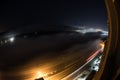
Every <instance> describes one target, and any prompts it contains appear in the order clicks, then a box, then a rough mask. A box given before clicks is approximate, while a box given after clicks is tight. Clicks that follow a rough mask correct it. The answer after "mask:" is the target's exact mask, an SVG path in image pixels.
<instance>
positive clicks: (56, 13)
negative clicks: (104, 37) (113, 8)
mask: <svg viewBox="0 0 120 80" xmlns="http://www.w3.org/2000/svg"><path fill="white" fill-rule="evenodd" d="M31 24H42V25H44V24H45V25H53V24H54V25H72V26H76V25H77V26H89V27H101V28H103V29H106V28H107V12H106V7H105V2H104V0H79V1H75V0H73V1H65V0H64V1H61V0H60V1H58V0H53V1H52V0H49V1H46V0H44V1H43V0H38V1H35V0H33V1H32V0H28V1H21V0H16V1H3V2H0V27H1V28H0V29H1V30H0V31H2V30H3V29H9V28H11V27H13V26H14V27H18V26H22V25H31Z"/></svg>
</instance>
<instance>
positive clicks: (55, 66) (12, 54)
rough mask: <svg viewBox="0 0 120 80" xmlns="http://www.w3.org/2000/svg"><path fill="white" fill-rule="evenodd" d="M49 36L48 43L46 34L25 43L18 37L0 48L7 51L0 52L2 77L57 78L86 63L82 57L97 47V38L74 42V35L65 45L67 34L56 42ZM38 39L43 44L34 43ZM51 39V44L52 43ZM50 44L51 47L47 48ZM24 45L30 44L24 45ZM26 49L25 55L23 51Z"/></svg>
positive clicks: (7, 79) (22, 79) (25, 79)
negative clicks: (0, 56) (72, 43)
mask: <svg viewBox="0 0 120 80" xmlns="http://www.w3.org/2000/svg"><path fill="white" fill-rule="evenodd" d="M60 36H61V35H60ZM53 37H55V36H53ZM53 37H52V38H51V39H49V41H50V40H51V41H50V42H49V43H48V42H47V41H44V40H45V39H48V38H47V37H44V39H43V40H42V39H40V40H41V41H40V40H38V39H37V40H30V41H29V42H25V41H24V42H23V39H21V40H20V39H18V40H16V42H14V43H12V44H10V45H12V47H9V45H8V46H5V47H3V48H2V49H1V52H5V50H6V52H8V53H6V55H3V54H2V58H1V60H3V63H2V62H1V65H2V71H1V73H2V77H1V78H2V80H34V79H36V78H40V77H44V79H45V80H61V79H63V78H64V77H66V76H67V75H69V74H71V73H72V72H74V71H75V70H77V69H78V68H80V67H81V66H82V65H83V64H85V63H86V59H87V58H88V57H89V56H91V55H92V54H93V53H94V52H96V51H97V50H99V49H100V46H99V43H100V42H101V40H100V39H94V40H89V41H87V42H85V43H75V40H76V38H75V40H74V45H72V46H71V45H68V44H70V43H71V42H72V41H68V40H69V37H68V39H66V38H65V39H58V40H59V41H54V38H53ZM77 37H79V36H77ZM59 38H60V37H59ZM62 40H64V43H58V42H61V41H62ZM33 41H34V44H33ZM38 41H39V42H43V43H46V45H47V46H46V45H44V44H42V43H38ZM77 41H78V40H77ZM53 42H54V44H52V43H53ZM55 43H56V44H55ZM23 44H24V45H23ZM61 44H64V45H61ZM65 44H66V45H67V46H66V45H65ZM18 45H19V46H18ZM31 45H32V46H35V47H32V46H31ZM51 45H52V48H51V49H50V50H49V48H50V47H51ZM58 45H59V46H58ZM28 46H31V47H29V48H27V47H28ZM56 47H58V48H56ZM63 47H64V48H63ZM65 47H66V48H65ZM59 48H60V50H59ZM11 50H12V51H11ZM33 50H34V51H33ZM36 50H37V51H36ZM46 50H47V51H46ZM23 51H24V52H23ZM35 51H36V53H35ZM26 52H27V53H29V54H26ZM16 53H18V54H16ZM32 53H34V54H32ZM37 53H38V54H37ZM27 57H28V58H27ZM29 58H30V59H29Z"/></svg>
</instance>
